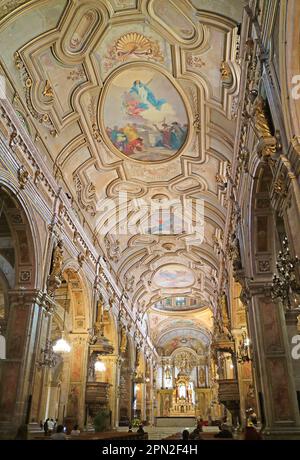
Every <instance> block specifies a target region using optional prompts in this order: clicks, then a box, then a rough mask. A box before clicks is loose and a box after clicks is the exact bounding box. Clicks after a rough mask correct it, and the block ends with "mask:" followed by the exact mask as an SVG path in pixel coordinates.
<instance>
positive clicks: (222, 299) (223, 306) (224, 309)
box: [220, 293, 229, 327]
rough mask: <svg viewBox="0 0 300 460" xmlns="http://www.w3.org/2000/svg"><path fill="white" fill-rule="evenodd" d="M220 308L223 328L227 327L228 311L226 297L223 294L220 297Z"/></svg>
mask: <svg viewBox="0 0 300 460" xmlns="http://www.w3.org/2000/svg"><path fill="white" fill-rule="evenodd" d="M220 307H221V313H222V319H223V326H225V327H228V326H229V318H228V309H227V297H226V294H225V293H223V294H222V295H221V297H220Z"/></svg>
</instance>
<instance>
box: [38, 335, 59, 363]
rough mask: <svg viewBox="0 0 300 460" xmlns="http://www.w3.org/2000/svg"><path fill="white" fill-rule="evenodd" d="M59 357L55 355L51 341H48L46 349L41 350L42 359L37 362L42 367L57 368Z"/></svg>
mask: <svg viewBox="0 0 300 460" xmlns="http://www.w3.org/2000/svg"><path fill="white" fill-rule="evenodd" d="M57 360H58V356H57V354H56V353H55V351H54V349H53V346H52V342H51V340H46V344H45V348H42V349H41V359H40V361H38V362H37V364H38V366H40V367H55V366H56V364H57Z"/></svg>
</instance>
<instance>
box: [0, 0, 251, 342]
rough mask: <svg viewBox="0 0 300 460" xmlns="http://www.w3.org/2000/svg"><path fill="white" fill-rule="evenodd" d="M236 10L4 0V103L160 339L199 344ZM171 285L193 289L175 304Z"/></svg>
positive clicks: (221, 187) (218, 210)
mask: <svg viewBox="0 0 300 460" xmlns="http://www.w3.org/2000/svg"><path fill="white" fill-rule="evenodd" d="M228 3H230V8H229V9H227V7H228ZM225 4H226V5H225ZM241 10H242V2H240V1H231V2H227V1H226V2H224V1H221V0H215V1H209V2H208V1H202V0H201V1H200V0H192V1H187V0H168V1H163V2H162V1H161V0H149V1H148V0H142V1H135V0H97V1H93V0H86V1H75V0H74V1H71V0H67V1H66V0H51V2H49V1H42V0H35V1H34V0H32V1H10V2H0V18H2V19H1V23H0V40H1V43H5V46H3V47H2V56H1V65H2V67H3V71H4V72H5V73H6V74H7V75H8V76H9V79H10V84H9V85H8V86H9V87H8V92H9V93H10V97H11V100H12V101H13V104H14V107H15V109H16V111H17V113H18V115H19V116H20V119H21V121H22V123H23V124H24V126H25V127H26V129H27V130H28V132H29V134H30V136H31V137H32V138H33V139H34V141H35V144H36V145H37V147H38V148H39V150H40V152H41V153H42V155H43V156H44V159H45V161H46V162H47V164H48V166H49V168H51V169H52V171H53V175H54V176H55V178H56V180H57V181H59V182H60V184H61V186H62V188H63V191H64V193H67V196H68V197H69V199H70V206H72V207H73V209H74V211H75V212H76V213H77V215H78V218H79V219H80V221H81V223H82V224H83V225H84V228H85V231H86V233H87V235H89V236H90V238H91V239H92V241H93V243H94V245H95V247H97V248H99V253H100V254H104V255H105V258H106V260H107V263H108V264H109V266H110V268H111V272H112V274H113V276H114V277H115V279H116V280H117V282H118V284H119V285H120V286H122V288H123V289H124V293H126V295H127V296H128V298H129V299H130V301H131V302H132V304H133V305H134V308H136V311H137V314H139V315H146V316H145V317H147V315H148V321H149V326H150V330H151V334H152V338H153V341H154V343H156V345H157V346H158V347H164V346H167V345H168V343H169V342H170V341H171V340H174V338H176V337H180V336H182V338H183V337H186V339H187V340H190V341H192V340H194V339H197V337H196V336H195V334H196V333H198V339H199V340H200V341H202V342H203V343H204V344H205V343H207V341H208V340H209V332H210V331H211V329H212V320H211V316H212V310H213V308H214V305H215V298H216V292H217V283H218V273H219V267H220V254H219V250H218V249H219V244H220V240H221V238H222V232H223V229H224V225H225V218H226V206H227V203H226V199H225V194H226V174H227V172H228V171H229V170H230V161H231V157H232V151H233V145H234V133H235V113H236V110H237V104H238V98H237V95H238V90H239V61H238V55H239V36H238V27H237V24H238V22H239V21H240V20H241ZM225 14H228V15H229V16H230V18H229V17H226V16H225ZM129 141H133V142H129ZM125 196H126V197H127V201H126V199H125V198H124V197H125ZM192 199H193V200H194V201H193V203H203V214H204V224H203V225H201V215H202V209H201V206H200V205H199V207H197V206H198V205H197V206H196V207H194V208H192V209H191V208H189V204H190V203H191V200H192ZM170 201H171V202H172V211H171V213H170V208H169V207H168V204H169V203H170ZM166 209H167V211H166ZM182 209H183V210H184V217H183V218H182ZM195 209H196V211H195ZM128 216H129V224H130V225H129V227H128V225H127V224H128ZM183 221H188V222H189V224H190V225H185V224H186V222H185V223H184V224H182V222H183ZM120 222H121V223H122V224H123V227H124V225H125V224H126V225H127V226H125V227H126V228H125V230H124V228H123V229H121V231H120V228H118V224H119V223H120ZM199 222H200V224H199ZM196 224H197V225H196ZM199 229H200V230H199ZM202 230H203V237H202V234H201V231H202ZM175 297H177V298H178V297H181V298H182V297H184V298H186V299H190V300H188V301H187V304H186V306H185V308H182V310H180V308H174V309H172V308H171V307H172V302H171V307H170V305H169V306H168V305H166V304H165V303H164V301H162V299H166V298H175ZM159 302H161V305H160V307H159V310H161V311H158V307H157V306H158V303H159ZM174 302H175V301H174ZM174 302H173V303H174ZM155 304H156V307H155ZM173 306H175V303H174V305H173ZM164 307H165V308H164ZM167 307H168V308H167ZM186 307H190V308H186ZM158 324H159V327H158ZM174 331H175V332H174ZM183 331H184V332H183ZM197 331H198V332H197ZM173 343H174V342H173ZM179 345H180V344H178V346H179Z"/></svg>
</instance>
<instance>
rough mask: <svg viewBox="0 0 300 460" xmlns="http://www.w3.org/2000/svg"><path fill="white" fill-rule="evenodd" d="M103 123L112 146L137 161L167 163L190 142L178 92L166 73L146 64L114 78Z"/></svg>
mask: <svg viewBox="0 0 300 460" xmlns="http://www.w3.org/2000/svg"><path fill="white" fill-rule="evenodd" d="M101 120H102V123H103V124H104V126H103V128H104V130H105V133H106V136H107V138H108V139H109V142H110V144H111V145H112V146H113V147H114V148H115V149H117V151H118V152H121V153H122V154H124V155H126V156H127V157H128V158H131V159H133V160H137V161H146V162H152V161H154V162H158V161H159V162H161V161H167V160H169V159H170V158H171V157H173V156H174V155H176V154H177V153H178V152H179V151H180V150H181V149H182V147H183V146H184V144H185V142H186V139H187V133H188V116H187V112H186V108H185V105H184V103H183V100H182V98H181V96H180V94H179V92H178V91H177V89H176V88H175V86H174V85H173V84H172V83H171V81H170V80H169V79H168V78H167V77H166V76H165V75H164V74H162V73H161V72H159V71H158V70H155V69H153V68H150V67H147V66H145V65H144V66H143V67H139V66H135V67H134V68H132V67H130V68H129V69H125V70H123V71H121V72H120V73H118V74H117V75H115V77H113V78H112V79H111V81H110V83H109V84H108V86H107V88H106V92H105V96H104V103H103V111H102V117H101Z"/></svg>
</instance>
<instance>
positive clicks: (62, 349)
mask: <svg viewBox="0 0 300 460" xmlns="http://www.w3.org/2000/svg"><path fill="white" fill-rule="evenodd" d="M66 283H67V289H66V298H65V306H64V322H63V330H62V334H61V339H58V340H57V341H56V342H55V344H54V345H53V351H54V353H70V351H71V346H70V344H69V343H68V342H67V340H66V339H65V338H64V335H65V320H66V309H67V300H68V286H69V280H68V282H67V281H66Z"/></svg>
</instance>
